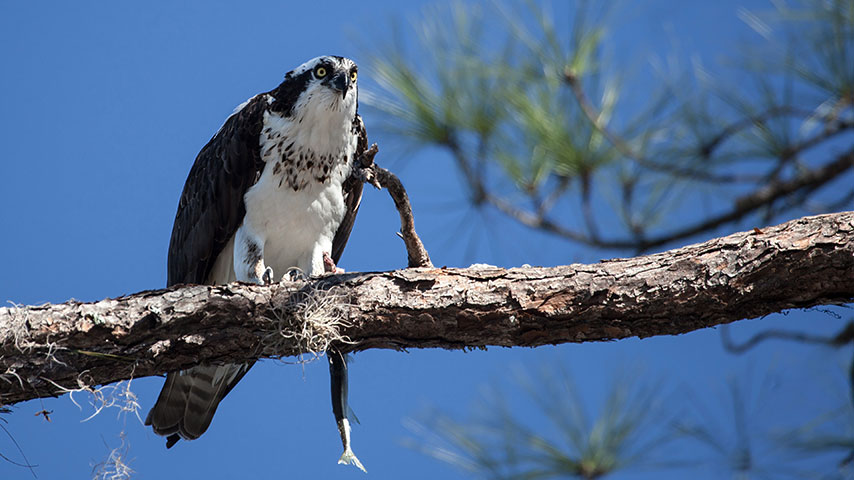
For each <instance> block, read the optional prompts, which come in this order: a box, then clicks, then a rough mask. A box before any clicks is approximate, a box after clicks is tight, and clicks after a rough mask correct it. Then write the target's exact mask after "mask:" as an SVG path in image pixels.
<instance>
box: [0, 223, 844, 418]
mask: <svg viewBox="0 0 854 480" xmlns="http://www.w3.org/2000/svg"><path fill="white" fill-rule="evenodd" d="M330 289H334V291H335V292H337V293H336V294H335V295H332V296H326V297H325V298H326V301H321V302H317V301H316V300H317V299H318V298H319V297H318V296H321V297H320V298H323V295H324V294H323V292H328V291H330ZM306 298H311V299H314V300H315V303H316V304H318V305H325V307H323V308H326V309H329V308H331V310H329V311H330V312H332V311H334V312H335V315H336V316H338V317H340V318H339V323H340V325H339V328H338V332H339V333H340V334H342V335H344V336H345V337H346V338H347V339H349V343H346V344H343V345H342V349H343V350H350V351H359V350H365V349H368V348H392V349H403V348H434V347H439V348H477V347H484V346H489V345H500V346H508V347H509V346H537V345H545V344H557V343H566V342H585V341H598V340H612V339H619V338H625V337H632V336H638V337H648V336H652V335H673V334H679V333H685V332H689V331H692V330H696V329H699V328H704V327H709V326H712V325H718V324H722V323H728V322H732V321H736V320H740V319H745V318H755V317H760V316H763V315H767V314H769V313H773V312H779V311H782V310H785V309H789V308H805V307H811V306H815V305H824V304H837V303H845V302H850V301H852V299H854V212H843V213H837V214H830V215H820V216H815V217H807V218H802V219H798V220H794V221H791V222H788V223H784V224H782V225H778V226H775V227H768V228H764V229H762V230H759V229H754V230H752V231H749V232H742V233H736V234H733V235H729V236H727V237H722V238H717V239H714V240H710V241H708V242H705V243H701V244H696V245H690V246H686V247H683V248H679V249H675V250H670V251H667V252H663V253H658V254H654V255H647V256H642V257H636V258H628V259H614V260H607V261H603V262H601V263H597V264H591V265H569V266H560V267H551V268H543V267H527V266H525V267H521V268H512V269H509V270H506V269H502V268H497V267H491V266H472V267H470V268H463V269H457V268H439V269H436V268H416V269H406V270H397V271H392V272H368V273H349V274H343V275H335V276H328V277H323V278H319V279H312V280H311V281H309V282H308V283H281V284H277V285H272V286H256V285H245V284H230V285H223V286H178V287H174V288H169V289H163V290H152V291H146V292H140V293H136V294H133V295H129V296H126V297H121V298H116V299H108V300H102V301H100V302H94V303H80V302H75V301H70V302H66V303H63V304H57V305H41V306H28V307H20V308H0V371H5V373H4V374H3V375H2V376H0V378H2V379H3V380H5V381H4V382H0V402H2V403H5V404H11V403H15V402H20V401H24V400H28V399H32V398H37V397H44V396H53V395H56V394H58V393H59V389H58V388H57V387H56V385H63V386H66V387H69V388H77V387H78V386H79V385H80V384H81V383H83V384H86V385H94V384H103V383H110V382H115V381H118V380H122V379H126V378H129V377H131V375H133V376H135V377H140V376H147V375H155V374H162V373H165V372H168V371H173V370H178V369H182V368H187V367H189V366H191V365H194V364H198V363H200V362H206V363H215V362H225V361H229V362H239V361H244V360H246V359H248V358H251V357H266V356H289V355H296V354H299V353H300V352H301V351H302V350H304V349H305V342H304V341H303V340H304V339H300V338H298V337H297V338H294V339H289V338H285V337H282V336H281V335H275V331H273V330H275V328H279V327H280V326H281V319H283V318H285V319H288V318H290V319H291V320H289V322H290V328H293V329H295V330H300V329H302V323H301V320H298V319H294V318H292V317H290V316H288V313H289V312H292V311H294V309H295V307H299V306H300V305H302V306H305V304H306V303H305V301H304V300H305V299H306ZM330 305H331V307H330ZM313 313H314V314H316V313H317V312H316V311H315V312H313ZM321 313H323V312H321ZM315 316H316V315H315ZM271 319H279V322H278V324H277V325H278V326H277V327H274V325H276V322H273V321H271ZM285 323H287V322H285ZM271 331H273V332H272V334H273V336H274V337H275V338H277V345H276V349H275V351H272V350H271V349H270V346H269V344H267V343H265V342H264V341H262V340H263V339H264V338H271V337H270V335H271ZM48 380H50V381H48Z"/></svg>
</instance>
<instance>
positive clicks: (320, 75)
mask: <svg viewBox="0 0 854 480" xmlns="http://www.w3.org/2000/svg"><path fill="white" fill-rule="evenodd" d="M326 73H327V72H326V67H317V68H316V69H315V70H314V75H315V76H316V77H317V78H323V77H325V76H326Z"/></svg>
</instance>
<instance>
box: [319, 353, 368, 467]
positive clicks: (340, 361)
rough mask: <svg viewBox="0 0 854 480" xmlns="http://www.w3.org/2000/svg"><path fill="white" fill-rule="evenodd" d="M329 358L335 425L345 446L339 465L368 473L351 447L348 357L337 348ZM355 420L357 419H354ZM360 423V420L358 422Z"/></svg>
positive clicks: (328, 354) (327, 354)
mask: <svg viewBox="0 0 854 480" xmlns="http://www.w3.org/2000/svg"><path fill="white" fill-rule="evenodd" d="M326 356H327V358H329V383H330V386H331V390H332V414H333V415H335V423H336V424H337V425H338V434H339V435H341V443H342V444H343V445H344V453H342V454H341V458H339V459H338V463H340V464H344V465H355V466H356V467H357V468H358V469H359V470H361V471H363V472H365V473H368V471H367V470H365V467H364V466H362V462H360V461H359V459H358V458H356V454H354V453H353V448H352V447H351V446H350V420H349V419H348V418H347V416H348V415H352V412H351V411H350V406H349V405H348V404H347V383H348V379H347V357H346V356H345V355H344V354H342V353H341V352H339V351H338V350H337V349H335V348H330V349H329V350H328V351H327V352H326ZM354 418H355V417H354ZM356 422H357V423H358V420H356Z"/></svg>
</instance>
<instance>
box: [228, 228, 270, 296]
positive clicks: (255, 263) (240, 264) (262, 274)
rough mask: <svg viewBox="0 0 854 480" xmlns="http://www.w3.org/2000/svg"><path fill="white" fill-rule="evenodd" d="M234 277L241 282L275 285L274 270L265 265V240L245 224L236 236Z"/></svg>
mask: <svg viewBox="0 0 854 480" xmlns="http://www.w3.org/2000/svg"><path fill="white" fill-rule="evenodd" d="M234 275H235V277H236V278H237V280H238V281H240V282H250V283H257V284H259V285H269V284H271V283H273V269H272V268H270V267H267V266H265V265H264V240H263V239H262V238H260V237H258V236H257V235H255V233H254V232H252V230H251V229H249V228H248V227H247V226H246V225H245V224H244V225H241V226H240V228H238V229H237V232H236V233H235V234H234Z"/></svg>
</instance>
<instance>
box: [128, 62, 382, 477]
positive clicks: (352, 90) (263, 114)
mask: <svg viewBox="0 0 854 480" xmlns="http://www.w3.org/2000/svg"><path fill="white" fill-rule="evenodd" d="M357 81H358V69H357V66H356V64H355V63H354V62H353V61H352V60H350V59H348V58H344V57H337V56H323V57H317V58H314V59H312V60H309V61H308V62H306V63H304V64H302V65H300V66H299V67H297V68H296V69H294V70H292V71H290V72H288V73H287V74H286V75H285V78H284V81H282V83H281V84H279V86H277V87H276V88H274V89H272V90H270V91H269V92H266V93H261V94H258V95H255V96H254V97H252V98H250V99H249V100H247V101H246V102H244V103H243V104H242V105H240V106H238V107H237V108H236V109H235V111H234V113H232V114H231V116H230V117H228V119H227V120H226V121H225V124H224V125H223V126H222V127H220V129H219V131H218V132H217V133H216V135H214V136H213V138H212V139H211V140H210V141H209V142H208V143H207V145H205V146H204V148H202V150H201V152H199V154H198V156H197V157H196V161H195V163H194V164H193V167H192V169H191V170H190V174H189V176H188V177H187V182H186V184H185V185H184V191H183V193H182V194H181V200H180V202H179V204H178V213H177V214H176V216H175V224H174V226H173V228H172V238H171V240H170V242H169V259H168V280H167V282H168V284H169V285H176V284H183V283H195V284H211V285H213V284H223V283H228V282H233V281H241V282H252V283H258V284H267V283H271V282H273V281H274V278H275V277H274V274H278V275H280V276H281V275H282V274H284V273H286V272H288V271H289V270H290V269H293V268H298V269H299V270H301V271H302V272H304V273H305V274H307V275H317V274H321V273H324V272H325V271H329V270H330V266H331V269H332V270H335V267H334V264H335V263H337V262H338V260H339V259H340V258H341V253H342V252H343V250H344V246H345V245H346V243H347V239H348V237H349V236H350V231H351V230H352V228H353V222H354V220H355V218H356V213H357V212H358V210H359V203H360V201H361V198H362V182H361V181H360V180H358V178H357V177H356V176H355V175H354V167H353V165H354V163H355V162H356V160H357V159H358V158H359V156H360V155H361V154H362V153H363V152H364V151H365V150H366V148H367V134H366V132H365V127H364V124H363V123H362V119H361V117H360V116H359V115H358V113H357V107H358V87H357ZM328 358H329V368H330V375H331V390H332V407H333V413H334V414H335V418H336V421H337V423H338V429H339V433H340V435H341V438H342V442H343V443H344V450H345V451H344V454H343V455H342V456H341V460H339V463H354V464H356V466H358V467H359V468H362V469H364V468H363V467H362V466H361V464H360V463H359V461H358V459H356V457H355V455H353V452H352V450H351V449H350V445H349V443H350V442H349V438H350V425H349V422H348V420H347V414H348V411H349V408H348V406H347V364H346V359H345V357H344V356H343V355H341V354H340V353H338V352H334V351H331V352H329V355H328ZM251 366H252V363H243V364H226V365H211V366H204V365H203V366H197V367H193V368H190V369H189V370H182V371H179V372H172V373H170V374H169V375H168V376H167V377H166V383H165V384H164V386H163V390H162V391H161V392H160V396H159V397H158V399H157V403H156V404H155V405H154V407H153V408H152V409H151V411H150V412H149V414H148V417H147V418H146V421H145V423H146V425H151V426H152V427H153V429H154V432H155V433H156V434H158V435H163V436H166V437H167V440H166V447H167V448H170V447H172V446H173V445H174V444H175V442H177V441H178V440H179V439H181V438H183V439H185V440H194V439H196V438H199V436H200V435H202V434H203V433H204V432H205V431H206V430H207V429H208V427H209V426H210V423H211V420H212V418H213V416H214V413H215V412H216V409H217V406H218V405H219V403H220V402H221V401H222V399H223V398H224V397H225V396H226V395H227V394H228V392H229V391H231V389H232V388H234V386H235V385H236V384H237V382H239V381H240V379H241V378H243V376H244V375H245V374H246V372H247V371H248V370H249V368H250V367H251Z"/></svg>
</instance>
